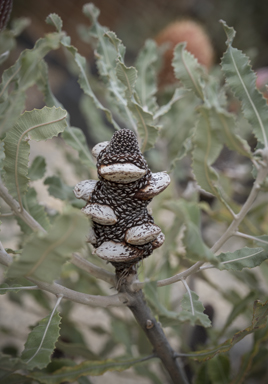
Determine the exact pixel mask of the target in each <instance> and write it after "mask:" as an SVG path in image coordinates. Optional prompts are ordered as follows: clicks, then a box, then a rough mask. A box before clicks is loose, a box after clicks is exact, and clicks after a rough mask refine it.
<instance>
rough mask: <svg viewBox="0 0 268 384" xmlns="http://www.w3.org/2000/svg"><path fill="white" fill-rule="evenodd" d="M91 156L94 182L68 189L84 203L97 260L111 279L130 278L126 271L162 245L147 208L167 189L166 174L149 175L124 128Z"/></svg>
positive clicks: (97, 148)
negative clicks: (107, 266)
mask: <svg viewBox="0 0 268 384" xmlns="http://www.w3.org/2000/svg"><path fill="white" fill-rule="evenodd" d="M92 154H93V156H94V157H95V158H96V159H97V171H98V176H99V181H95V180H84V181H81V182H80V183H78V184H77V185H76V186H75V189H74V193H75V196H76V197H77V198H78V199H83V200H85V201H87V204H86V206H85V207H84V208H83V209H82V211H83V212H84V213H85V214H86V215H87V216H88V217H90V218H91V219H92V224H93V225H92V228H91V230H90V234H89V237H88V242H89V243H91V244H92V245H93V246H94V247H95V248H96V250H95V253H96V255H97V256H99V257H100V258H102V259H103V260H106V261H108V262H110V263H111V264H112V265H113V266H115V268H116V272H117V274H121V273H122V272H126V273H127V274H129V273H131V270H132V271H133V272H134V273H135V272H136V269H135V268H133V269H132V266H135V265H136V264H137V263H138V262H139V261H140V260H142V259H144V258H145V257H148V256H149V255H151V253H152V252H153V250H154V249H156V248H158V247H160V246H161V245H162V244H163V242H164V239H165V237H164V234H163V233H162V232H161V229H160V228H159V227H158V226H157V225H155V224H154V219H153V217H152V216H151V214H150V213H149V212H148V210H147V205H148V204H149V203H150V202H151V200H152V198H153V197H154V196H156V195H158V194H159V193H160V192H162V191H163V190H164V189H165V188H166V187H167V186H168V185H169V183H170V178H169V175H168V174H167V173H165V172H158V173H154V174H153V173H152V172H151V171H150V169H149V168H148V165H147V162H146V160H145V159H144V157H143V155H142V154H141V152H140V149H139V145H138V141H137V139H136V136H135V134H134V132H132V131H130V130H128V129H122V130H120V131H117V132H116V133H115V134H114V135H113V137H112V139H111V141H110V142H108V141H106V142H103V143H99V144H97V145H96V146H95V147H94V148H93V150H92Z"/></svg>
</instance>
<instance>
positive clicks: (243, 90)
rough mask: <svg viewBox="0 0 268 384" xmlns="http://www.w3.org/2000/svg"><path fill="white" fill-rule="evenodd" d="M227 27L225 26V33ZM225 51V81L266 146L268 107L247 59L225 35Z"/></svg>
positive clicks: (223, 64)
mask: <svg viewBox="0 0 268 384" xmlns="http://www.w3.org/2000/svg"><path fill="white" fill-rule="evenodd" d="M227 27H228V26H227V25H226V24H225V31H226V28H227ZM227 37H228V41H227V46H228V48H227V51H226V52H225V53H224V55H223V58H222V62H221V65H222V69H223V72H224V74H225V77H226V81H227V83H228V85H229V86H230V88H231V90H232V91H233V93H234V94H235V96H236V97H238V99H239V100H240V101H241V103H242V110H243V114H244V116H245V117H246V119H247V120H248V121H249V123H250V124H251V125H252V128H253V132H254V134H255V135H256V137H257V139H258V140H259V141H260V142H261V143H262V144H264V145H265V147H267V146H268V105H267V102H266V99H265V98H264V97H263V95H262V94H261V93H260V92H259V91H258V90H257V88H256V74H255V73H254V72H253V70H252V68H251V65H250V63H249V58H248V57H247V56H246V55H244V54H243V53H242V52H241V51H239V50H238V49H236V48H233V47H232V45H231V42H232V38H233V37H234V35H233V36H232V38H230V36H229V34H228V33H227Z"/></svg>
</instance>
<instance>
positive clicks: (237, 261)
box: [217, 247, 268, 271]
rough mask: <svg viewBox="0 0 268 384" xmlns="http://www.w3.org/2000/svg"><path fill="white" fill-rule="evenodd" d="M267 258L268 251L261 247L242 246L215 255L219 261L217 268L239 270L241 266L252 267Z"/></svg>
mask: <svg viewBox="0 0 268 384" xmlns="http://www.w3.org/2000/svg"><path fill="white" fill-rule="evenodd" d="M267 258H268V252H267V251H264V250H263V248H248V247H245V248H242V249H238V250H237V251H235V252H226V253H221V254H220V255H219V256H217V259H218V260H219V261H220V263H219V264H218V266H217V268H219V269H221V270H222V269H227V270H234V271H241V270H242V269H243V268H254V267H257V266H258V265H260V264H261V263H262V262H263V261H264V260H266V259H267Z"/></svg>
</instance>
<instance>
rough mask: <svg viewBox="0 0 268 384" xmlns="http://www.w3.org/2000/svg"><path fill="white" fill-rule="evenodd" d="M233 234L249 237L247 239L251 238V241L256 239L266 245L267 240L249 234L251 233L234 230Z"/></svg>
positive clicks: (267, 243)
mask: <svg viewBox="0 0 268 384" xmlns="http://www.w3.org/2000/svg"><path fill="white" fill-rule="evenodd" d="M234 236H237V237H242V238H244V239H249V240H253V241H257V242H259V243H263V244H266V245H268V241H267V240H263V239H258V237H255V236H251V235H248V234H246V233H242V232H238V231H237V232H235V233H234Z"/></svg>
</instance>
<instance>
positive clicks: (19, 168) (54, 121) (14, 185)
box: [4, 107, 67, 198]
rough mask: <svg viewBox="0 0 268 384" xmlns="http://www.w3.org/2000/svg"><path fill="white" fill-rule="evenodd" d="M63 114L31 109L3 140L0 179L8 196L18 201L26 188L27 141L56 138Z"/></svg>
mask: <svg viewBox="0 0 268 384" xmlns="http://www.w3.org/2000/svg"><path fill="white" fill-rule="evenodd" d="M66 116H67V112H66V111H64V110H63V109H61V108H55V107H53V108H48V107H44V108H42V109H34V110H33V111H31V112H25V113H24V114H23V115H21V117H20V118H19V120H18V121H17V124H16V125H15V126H14V127H13V128H12V129H10V130H9V131H8V132H7V134H6V137H5V139H4V143H5V155H6V158H5V160H4V170H5V173H4V180H5V185H6V187H7V188H8V190H9V193H10V194H11V195H12V196H13V197H15V198H20V194H24V193H25V192H26V191H27V188H28V181H29V178H28V161H29V153H30V146H29V143H28V140H29V138H30V139H32V140H36V141H40V140H47V139H51V138H52V137H53V136H57V135H58V134H59V133H60V132H62V131H63V130H64V129H65V127H66Z"/></svg>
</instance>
